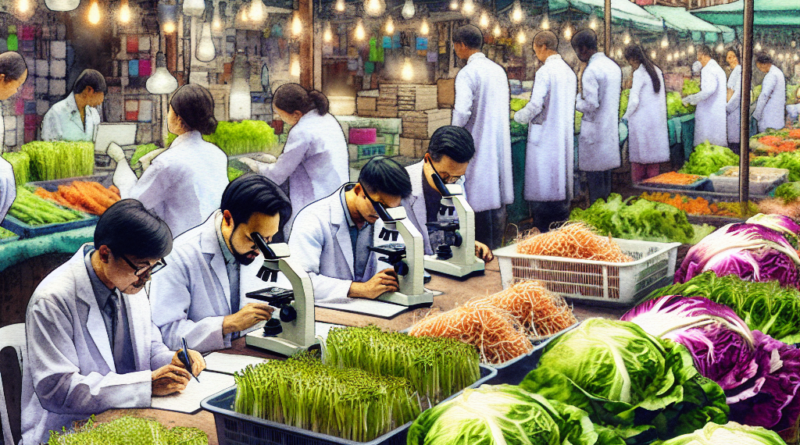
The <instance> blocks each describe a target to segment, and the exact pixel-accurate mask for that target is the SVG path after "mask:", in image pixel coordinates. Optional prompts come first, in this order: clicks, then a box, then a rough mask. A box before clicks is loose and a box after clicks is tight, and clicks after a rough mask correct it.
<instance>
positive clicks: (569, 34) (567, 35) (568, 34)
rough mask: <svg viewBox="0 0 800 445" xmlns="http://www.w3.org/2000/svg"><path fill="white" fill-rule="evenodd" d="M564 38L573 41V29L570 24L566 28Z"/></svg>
mask: <svg viewBox="0 0 800 445" xmlns="http://www.w3.org/2000/svg"><path fill="white" fill-rule="evenodd" d="M564 38H565V39H567V40H571V39H572V27H571V26H569V23H567V26H566V27H565V28H564Z"/></svg>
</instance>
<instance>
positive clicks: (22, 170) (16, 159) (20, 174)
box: [3, 151, 31, 186]
mask: <svg viewBox="0 0 800 445" xmlns="http://www.w3.org/2000/svg"><path fill="white" fill-rule="evenodd" d="M3 159H5V160H6V161H8V163H9V164H11V168H13V169H14V180H15V181H16V184H17V185H18V186H19V185H25V184H27V183H28V181H29V180H30V173H31V157H30V156H28V154H27V153H23V152H21V151H15V152H10V153H3Z"/></svg>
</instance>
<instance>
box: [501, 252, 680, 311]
mask: <svg viewBox="0 0 800 445" xmlns="http://www.w3.org/2000/svg"><path fill="white" fill-rule="evenodd" d="M614 241H615V242H616V243H617V244H619V246H620V248H621V249H622V251H623V252H624V253H625V254H626V255H628V256H630V257H631V258H633V259H634V261H633V262H630V263H608V262H604V261H589V260H578V259H572V258H561V257H552V256H539V255H524V254H520V253H517V245H516V244H512V245H510V246H508V247H504V248H502V249H498V250H495V251H494V255H495V256H496V257H497V258H498V260H499V262H500V278H501V279H502V282H503V289H506V288H508V287H509V286H511V285H513V284H514V283H516V282H518V281H521V280H537V281H539V282H541V283H542V284H543V285H544V286H545V287H547V289H549V290H550V291H551V292H555V293H557V294H559V295H561V296H563V297H564V298H569V299H571V300H576V301H586V302H594V303H597V304H602V305H610V306H632V305H634V304H636V303H637V302H638V301H639V300H640V299H642V298H644V297H645V296H647V294H648V293H650V292H652V291H653V290H654V289H657V288H658V287H662V286H666V285H669V284H672V279H673V277H674V276H675V261H676V260H677V257H678V246H680V245H681V244H680V243H656V242H650V241H632V240H626V239H618V238H614Z"/></svg>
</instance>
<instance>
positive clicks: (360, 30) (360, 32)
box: [356, 19, 367, 40]
mask: <svg viewBox="0 0 800 445" xmlns="http://www.w3.org/2000/svg"><path fill="white" fill-rule="evenodd" d="M366 36H367V33H366V31H364V24H363V23H361V19H358V24H357V25H356V40H364V39H365V38H366Z"/></svg>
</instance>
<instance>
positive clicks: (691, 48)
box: [686, 45, 694, 54]
mask: <svg viewBox="0 0 800 445" xmlns="http://www.w3.org/2000/svg"><path fill="white" fill-rule="evenodd" d="M686 52H688V53H689V54H694V45H689V47H688V48H686Z"/></svg>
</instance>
